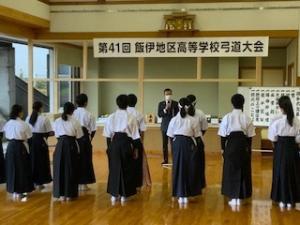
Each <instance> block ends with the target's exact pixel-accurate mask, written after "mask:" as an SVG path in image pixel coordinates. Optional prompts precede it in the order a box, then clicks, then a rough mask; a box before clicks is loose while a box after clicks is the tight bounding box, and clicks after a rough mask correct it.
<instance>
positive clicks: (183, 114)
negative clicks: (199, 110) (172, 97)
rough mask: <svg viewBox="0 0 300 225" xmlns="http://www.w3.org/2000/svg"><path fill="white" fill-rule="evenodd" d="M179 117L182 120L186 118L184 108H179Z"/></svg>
mask: <svg viewBox="0 0 300 225" xmlns="http://www.w3.org/2000/svg"><path fill="white" fill-rule="evenodd" d="M180 116H181V117H182V118H184V117H186V111H185V108H184V107H181V108H180Z"/></svg>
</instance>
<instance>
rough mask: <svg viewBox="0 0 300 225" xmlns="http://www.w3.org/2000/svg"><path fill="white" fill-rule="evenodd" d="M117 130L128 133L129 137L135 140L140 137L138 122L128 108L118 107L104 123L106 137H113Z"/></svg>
mask: <svg viewBox="0 0 300 225" xmlns="http://www.w3.org/2000/svg"><path fill="white" fill-rule="evenodd" d="M116 132H121V133H127V135H128V137H131V138H132V139H133V140H136V139H139V138H140V133H139V127H138V122H137V120H136V118H135V117H134V116H132V115H131V114H130V113H128V112H127V111H126V110H120V109H118V110H117V111H116V112H114V113H113V114H111V115H110V116H109V117H108V118H107V120H106V122H105V124H104V129H103V136H104V137H108V138H112V137H113V135H114V133H116Z"/></svg>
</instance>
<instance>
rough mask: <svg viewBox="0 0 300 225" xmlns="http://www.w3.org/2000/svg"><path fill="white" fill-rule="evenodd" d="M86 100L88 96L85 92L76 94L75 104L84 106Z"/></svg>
mask: <svg viewBox="0 0 300 225" xmlns="http://www.w3.org/2000/svg"><path fill="white" fill-rule="evenodd" d="M87 102H88V96H87V95H86V94H83V93H82V94H79V95H77V96H76V104H77V106H79V107H84V106H85V104H86V103H87Z"/></svg>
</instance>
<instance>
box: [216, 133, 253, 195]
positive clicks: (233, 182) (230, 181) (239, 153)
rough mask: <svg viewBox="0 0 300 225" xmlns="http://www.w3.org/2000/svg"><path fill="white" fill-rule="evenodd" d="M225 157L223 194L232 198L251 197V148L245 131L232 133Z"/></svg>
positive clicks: (228, 139)
mask: <svg viewBox="0 0 300 225" xmlns="http://www.w3.org/2000/svg"><path fill="white" fill-rule="evenodd" d="M223 157H224V164H223V179H222V194H223V195H225V196H227V197H229V198H230V199H245V198H249V197H251V195H252V177H251V149H250V148H249V142H248V138H247V137H246V135H245V134H244V133H243V132H241V131H237V132H231V133H230V135H229V136H228V138H227V143H226V147H225V150H224V154H223Z"/></svg>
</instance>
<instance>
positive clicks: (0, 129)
mask: <svg viewBox="0 0 300 225" xmlns="http://www.w3.org/2000/svg"><path fill="white" fill-rule="evenodd" d="M5 123H6V121H5V120H3V119H0V132H1V133H3V132H4V130H3V128H4V126H5Z"/></svg>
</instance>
